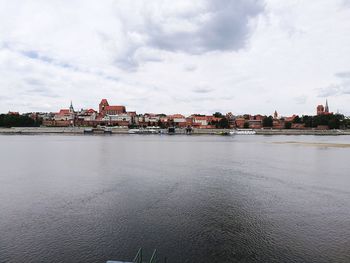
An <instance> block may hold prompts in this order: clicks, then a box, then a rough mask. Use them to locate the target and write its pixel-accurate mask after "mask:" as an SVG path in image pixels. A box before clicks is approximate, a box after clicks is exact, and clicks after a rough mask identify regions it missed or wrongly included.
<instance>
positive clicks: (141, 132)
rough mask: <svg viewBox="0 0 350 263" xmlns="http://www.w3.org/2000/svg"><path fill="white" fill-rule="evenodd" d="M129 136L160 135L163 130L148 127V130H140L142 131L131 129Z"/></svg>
mask: <svg viewBox="0 0 350 263" xmlns="http://www.w3.org/2000/svg"><path fill="white" fill-rule="evenodd" d="M128 133H129V134H160V133H161V130H160V129H159V127H147V128H140V129H129V130H128Z"/></svg>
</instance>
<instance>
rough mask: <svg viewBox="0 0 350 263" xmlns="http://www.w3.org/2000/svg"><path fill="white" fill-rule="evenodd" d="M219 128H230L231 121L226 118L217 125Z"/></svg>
mask: <svg viewBox="0 0 350 263" xmlns="http://www.w3.org/2000/svg"><path fill="white" fill-rule="evenodd" d="M216 127H217V128H220V129H227V128H229V127H230V124H229V121H228V119H227V118H226V117H223V118H222V119H221V120H220V121H219V122H218V123H217V124H216Z"/></svg>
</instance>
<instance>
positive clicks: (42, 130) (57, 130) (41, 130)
mask: <svg viewBox="0 0 350 263" xmlns="http://www.w3.org/2000/svg"><path fill="white" fill-rule="evenodd" d="M85 129H86V127H14V128H0V134H84V130H85ZM229 131H230V130H229V129H196V128H195V129H193V130H192V133H191V134H193V135H216V134H220V133H228V132H229ZM255 131H256V134H257V135H350V130H311V129H310V130H308V129H302V130H295V129H289V130H286V129H283V130H276V129H257V130H255ZM94 133H96V134H98V133H103V131H100V132H99V131H95V132H94ZM111 133H112V134H128V128H121V127H118V128H117V127H114V128H112V129H111ZM175 134H177V135H181V134H186V129H181V128H179V129H176V132H175Z"/></svg>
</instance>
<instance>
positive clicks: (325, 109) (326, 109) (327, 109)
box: [324, 100, 329, 113]
mask: <svg viewBox="0 0 350 263" xmlns="http://www.w3.org/2000/svg"><path fill="white" fill-rule="evenodd" d="M324 111H325V112H326V113H329V108H328V100H326V106H325V108H324Z"/></svg>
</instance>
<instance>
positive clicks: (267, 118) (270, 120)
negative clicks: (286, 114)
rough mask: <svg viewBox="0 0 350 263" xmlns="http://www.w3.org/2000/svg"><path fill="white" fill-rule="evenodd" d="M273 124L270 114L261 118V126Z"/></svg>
mask: <svg viewBox="0 0 350 263" xmlns="http://www.w3.org/2000/svg"><path fill="white" fill-rule="evenodd" d="M272 126H273V118H272V116H269V117H265V118H264V119H263V127H272Z"/></svg>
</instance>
